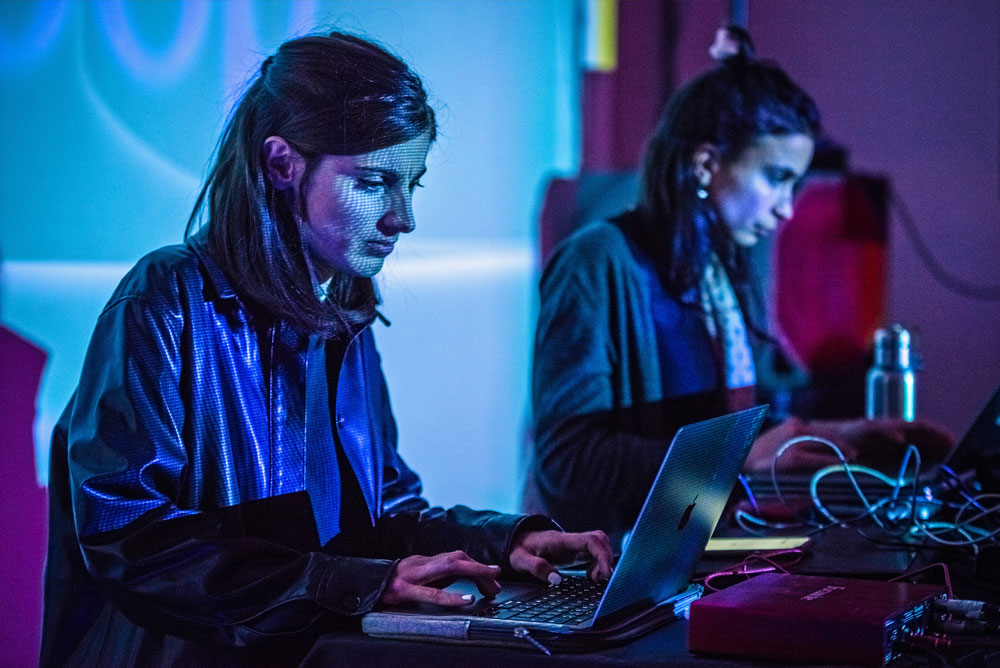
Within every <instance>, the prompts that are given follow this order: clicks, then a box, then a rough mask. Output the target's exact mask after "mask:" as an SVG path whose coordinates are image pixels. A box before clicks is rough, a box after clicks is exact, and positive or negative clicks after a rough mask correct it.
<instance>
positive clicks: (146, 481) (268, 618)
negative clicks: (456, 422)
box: [67, 295, 392, 645]
mask: <svg viewBox="0 0 1000 668" xmlns="http://www.w3.org/2000/svg"><path fill="white" fill-rule="evenodd" d="M186 337H188V332H187V331H186V330H185V328H184V322H183V318H182V317H181V316H180V315H179V314H178V313H176V312H174V311H171V310H161V309H157V308H156V307H155V305H152V304H150V303H148V302H147V301H146V300H145V298H142V297H137V296H128V295H126V296H124V297H122V298H119V299H118V301H117V302H113V303H112V304H110V305H109V306H108V307H107V308H106V310H105V312H104V313H103V314H102V315H101V316H100V318H99V320H98V324H97V328H96V330H95V333H94V336H93V339H92V341H91V345H90V348H89V350H88V353H87V358H86V361H85V364H84V370H83V380H82V381H81V383H80V387H79V389H78V391H77V395H76V398H75V401H74V403H73V406H72V408H71V412H70V422H69V428H68V437H67V439H68V469H69V478H70V490H71V495H72V505H73V515H74V522H75V527H76V532H77V537H78V540H79V544H80V548H81V551H82V555H83V559H84V562H85V564H86V567H87V570H88V572H89V573H90V574H91V576H92V577H93V578H94V580H95V581H96V582H97V583H98V585H99V586H100V588H101V590H102V591H103V592H104V593H105V594H106V595H107V596H108V597H109V598H110V599H111V600H113V601H114V602H115V604H116V605H117V606H118V607H119V608H120V609H121V610H122V611H124V612H125V614H126V615H127V616H129V617H130V618H131V619H132V620H133V621H134V622H136V623H138V624H140V625H143V626H150V627H153V628H156V629H158V630H161V631H163V632H165V633H169V634H173V635H178V636H181V637H186V638H194V639H200V640H203V641H209V642H215V643H223V644H232V645H253V644H256V643H258V642H260V641H263V640H266V639H267V638H269V637H271V636H274V635H283V634H289V633H298V632H302V631H305V630H308V629H310V627H312V626H313V625H314V624H315V623H316V622H317V621H318V620H319V619H320V618H321V617H322V616H323V614H324V613H326V612H328V611H329V612H333V613H337V614H354V613H358V612H363V611H365V610H367V609H370V608H371V607H372V606H373V605H374V603H375V602H376V600H377V599H378V597H379V595H380V594H381V590H382V587H384V583H385V580H386V578H387V577H388V574H389V571H390V569H391V567H392V562H391V561H390V560H377V559H360V558H351V557H342V556H333V555H328V554H324V553H321V552H309V551H297V550H295V549H290V548H288V547H286V546H284V545H280V544H276V543H273V542H268V541H265V540H262V539H259V538H253V537H246V536H235V537H234V536H229V535H224V534H223V532H222V530H221V527H220V521H219V518H218V517H217V516H216V515H215V514H214V513H212V512H207V511H202V510H196V509H190V508H181V507H178V505H177V503H176V500H177V499H178V498H181V490H182V488H184V486H185V485H186V484H188V483H189V481H190V479H191V477H192V476H198V475H206V473H205V472H203V471H196V470H192V467H191V462H190V460H189V457H188V456H187V452H186V450H185V444H184V430H185V410H186V408H185V401H184V398H183V397H182V391H181V389H180V388H181V375H182V374H183V373H185V371H184V369H183V368H182V365H181V364H180V361H179V360H180V359H182V355H181V349H182V347H184V346H188V345H191V341H189V340H187V338H186Z"/></svg>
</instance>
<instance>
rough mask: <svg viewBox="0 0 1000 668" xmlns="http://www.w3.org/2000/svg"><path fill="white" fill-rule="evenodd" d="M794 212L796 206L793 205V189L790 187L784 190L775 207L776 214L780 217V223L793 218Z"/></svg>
mask: <svg viewBox="0 0 1000 668" xmlns="http://www.w3.org/2000/svg"><path fill="white" fill-rule="evenodd" d="M793 213H794V207H793V206H792V189H791V187H789V188H786V189H783V190H782V192H781V196H780V198H779V199H778V202H777V204H776V205H775V207H774V215H775V217H776V218H777V219H778V222H779V223H783V222H785V221H786V220H788V219H789V218H791V217H792V214H793Z"/></svg>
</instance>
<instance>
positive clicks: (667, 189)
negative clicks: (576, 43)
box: [617, 27, 820, 306]
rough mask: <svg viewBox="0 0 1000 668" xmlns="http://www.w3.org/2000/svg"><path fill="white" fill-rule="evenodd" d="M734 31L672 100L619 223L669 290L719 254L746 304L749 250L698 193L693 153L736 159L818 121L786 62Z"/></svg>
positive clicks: (682, 290) (813, 129)
mask: <svg viewBox="0 0 1000 668" xmlns="http://www.w3.org/2000/svg"><path fill="white" fill-rule="evenodd" d="M729 32H730V34H731V35H732V36H733V37H734V38H735V39H736V40H737V41H738V51H737V52H736V53H733V54H731V55H728V56H727V57H725V58H723V59H722V60H721V62H720V63H719V65H718V66H716V67H715V68H713V69H711V70H709V71H708V72H705V73H703V74H701V75H700V76H698V77H696V78H695V79H693V80H692V81H691V82H689V83H688V84H686V85H685V86H683V87H682V88H681V89H680V90H678V91H677V92H676V93H675V94H674V95H673V96H672V97H671V98H670V100H669V101H668V103H667V106H666V108H665V109H664V111H663V115H662V116H661V117H660V121H659V124H658V125H657V127H656V130H655V131H654V132H653V135H652V136H651V137H650V139H649V142H648V144H647V147H646V152H645V156H644V159H643V167H642V178H641V186H640V196H639V203H638V206H637V207H636V209H635V211H632V212H629V213H628V214H625V215H623V216H621V217H620V218H618V219H617V222H618V224H619V225H620V226H621V227H622V228H623V230H624V231H625V232H626V234H628V235H629V237H630V238H631V239H632V240H633V241H634V243H636V244H637V245H638V246H639V247H640V248H642V249H643V251H644V252H645V253H646V254H647V255H649V256H650V257H651V259H652V260H653V262H654V265H655V266H656V268H657V271H658V273H659V276H660V280H661V282H662V283H663V285H664V288H665V289H666V290H667V291H668V292H669V293H671V294H673V295H675V296H677V297H679V298H680V297H682V296H684V295H686V294H690V290H691V289H692V288H694V287H696V286H697V285H698V282H699V280H700V279H701V276H702V274H703V273H704V270H705V264H706V262H707V261H708V258H709V255H710V253H712V252H714V253H716V254H717V255H718V257H719V258H720V260H721V261H722V262H723V264H724V265H725V267H726V270H727V273H728V274H729V277H730V279H731V280H732V282H733V287H734V289H735V291H736V293H737V297H738V298H739V299H740V301H741V302H744V306H746V303H745V302H746V301H748V300H751V298H750V297H749V293H750V292H752V291H753V290H754V286H753V282H754V276H753V273H752V269H751V266H750V261H749V257H748V252H747V251H746V249H744V248H741V247H739V246H738V245H737V244H735V243H734V242H733V240H732V237H731V235H730V234H729V233H728V232H727V231H726V228H725V225H724V223H723V222H722V221H721V220H719V217H718V215H717V213H716V212H715V211H714V209H713V208H712V206H711V205H710V204H709V203H708V202H707V200H703V199H700V198H698V196H697V194H696V192H697V190H698V188H699V184H698V181H697V179H696V178H695V174H694V168H693V164H692V160H691V157H692V156H693V155H694V152H695V150H696V148H697V147H698V146H700V145H701V144H705V143H708V144H712V145H714V146H715V147H716V148H717V149H718V150H719V152H720V157H721V159H722V160H723V161H731V160H735V159H736V158H737V157H738V156H739V155H740V154H741V153H742V152H743V151H744V150H746V148H747V147H748V146H749V145H750V144H751V143H752V142H753V141H754V140H755V139H757V138H758V137H761V136H764V135H788V134H797V133H802V134H807V135H810V136H813V137H815V136H816V135H817V134H818V133H819V129H820V126H819V110H818V109H817V107H816V104H815V102H813V100H812V98H811V97H809V95H808V94H807V93H806V92H805V91H804V90H803V89H802V88H800V87H799V86H798V85H797V84H796V83H795V82H794V81H792V80H791V78H789V76H788V75H787V74H786V73H785V72H784V70H782V69H781V68H780V67H778V66H777V65H775V64H773V63H769V62H765V61H759V60H756V59H755V58H754V54H753V44H752V42H751V40H750V36H749V35H748V34H747V33H746V32H745V31H743V30H740V29H738V28H733V27H730V28H729Z"/></svg>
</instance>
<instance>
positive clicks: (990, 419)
mask: <svg viewBox="0 0 1000 668" xmlns="http://www.w3.org/2000/svg"><path fill="white" fill-rule="evenodd" d="M812 476H813V472H802V471H788V472H779V473H778V480H777V482H778V485H779V486H780V488H781V492H782V494H783V495H784V496H785V497H786V498H802V497H803V496H808V495H809V488H810V483H811V481H812ZM856 480H857V482H858V485H859V486H860V487H861V490H862V491H863V492H864V493H865V496H866V497H867V498H868V500H869V501H873V500H875V499H878V498H881V497H883V496H886V495H887V494H888V493H890V492H891V490H890V488H889V487H888V486H887V485H886V484H885V483H884V482H881V481H879V480H876V479H874V478H871V477H869V476H865V475H858V476H857V477H856ZM973 480H975V481H976V482H977V483H978V484H980V485H982V487H983V489H984V490H985V491H991V492H1000V386H998V387H997V388H996V389H995V390H994V392H993V395H992V396H991V397H990V399H989V400H988V401H987V402H986V404H985V405H984V406H983V408H982V410H980V411H979V413H978V415H977V416H976V419H975V420H974V421H973V422H972V425H971V426H970V427H969V429H968V430H967V431H966V432H965V434H964V435H963V436H962V438H961V439H959V441H958V442H957V443H956V444H955V446H954V447H953V448H952V451H951V453H949V455H948V457H947V458H946V459H945V461H944V463H942V464H940V465H938V466H934V467H929V468H927V467H925V468H924V470H923V471H922V472H921V473H920V478H919V484H920V488H921V489H922V490H923V489H924V488H926V490H927V491H926V494H929V495H930V496H932V497H939V496H940V495H942V494H945V493H947V492H948V491H950V490H952V489H954V488H956V487H959V486H961V485H965V484H968V483H970V482H971V481H973ZM746 481H747V483H748V484H749V486H750V489H751V490H752V493H753V494H754V495H755V496H756V497H757V498H758V499H770V498H773V497H774V496H775V490H774V481H773V480H772V478H771V474H770V472H755V473H752V474H747V475H746ZM817 492H818V495H819V497H820V499H822V501H823V502H824V504H825V505H826V506H827V507H828V508H831V509H833V510H856V509H857V508H859V507H860V499H859V498H858V495H857V492H856V491H855V490H854V487H853V486H852V485H851V484H850V482H849V480H848V479H847V476H846V474H844V473H842V472H835V473H831V474H830V475H828V476H826V477H824V478H823V479H822V480H821V482H820V483H819V485H818V487H817Z"/></svg>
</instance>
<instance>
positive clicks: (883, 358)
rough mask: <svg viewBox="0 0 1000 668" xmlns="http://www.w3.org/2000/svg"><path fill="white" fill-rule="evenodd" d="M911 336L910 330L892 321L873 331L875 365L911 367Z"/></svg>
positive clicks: (900, 367)
mask: <svg viewBox="0 0 1000 668" xmlns="http://www.w3.org/2000/svg"><path fill="white" fill-rule="evenodd" d="M912 352H913V350H912V337H911V336H910V332H909V331H908V330H907V329H906V328H905V327H903V326H902V325H900V324H899V323H893V324H892V325H889V326H888V327H883V328H881V329H879V330H878V331H877V332H875V365H876V366H879V367H883V368H895V369H908V368H911V361H912V360H911V357H912V356H911V353H912Z"/></svg>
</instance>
